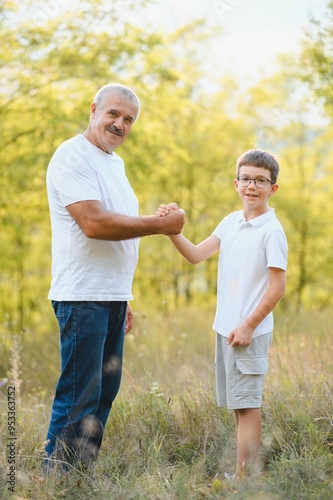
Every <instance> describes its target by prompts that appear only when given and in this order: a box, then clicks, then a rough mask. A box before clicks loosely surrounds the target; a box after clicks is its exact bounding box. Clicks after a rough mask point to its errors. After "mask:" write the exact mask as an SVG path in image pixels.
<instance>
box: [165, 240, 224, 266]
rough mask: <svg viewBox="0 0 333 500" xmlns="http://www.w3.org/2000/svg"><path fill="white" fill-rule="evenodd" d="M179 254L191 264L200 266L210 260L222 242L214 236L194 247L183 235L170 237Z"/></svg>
mask: <svg viewBox="0 0 333 500" xmlns="http://www.w3.org/2000/svg"><path fill="white" fill-rule="evenodd" d="M169 238H170V240H171V241H172V243H173V244H174V246H175V247H176V248H177V250H178V252H179V253H180V254H181V255H182V256H183V257H185V259H186V260H187V261H188V262H189V263H190V264H199V262H202V261H203V260H206V259H208V258H209V257H211V256H212V255H214V253H216V252H217V251H218V250H219V249H220V240H219V239H218V238H217V237H216V236H215V235H214V234H212V235H211V236H209V237H208V238H207V239H205V240H204V241H202V242H201V243H199V245H194V243H192V242H191V241H189V240H188V239H187V238H185V236H184V235H182V234H177V235H172V236H169Z"/></svg>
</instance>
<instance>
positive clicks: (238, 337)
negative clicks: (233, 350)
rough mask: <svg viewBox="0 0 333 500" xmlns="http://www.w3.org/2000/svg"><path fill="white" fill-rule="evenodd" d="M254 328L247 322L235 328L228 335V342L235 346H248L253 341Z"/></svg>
mask: <svg viewBox="0 0 333 500" xmlns="http://www.w3.org/2000/svg"><path fill="white" fill-rule="evenodd" d="M252 336H253V328H251V327H250V326H248V325H246V324H244V323H243V324H242V325H241V326H239V327H237V328H235V329H234V330H233V331H232V332H230V334H229V336H228V339H227V340H228V344H231V345H232V347H235V346H243V347H245V346H248V345H250V344H251V342H252Z"/></svg>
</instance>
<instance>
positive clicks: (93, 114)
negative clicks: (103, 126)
mask: <svg viewBox="0 0 333 500" xmlns="http://www.w3.org/2000/svg"><path fill="white" fill-rule="evenodd" d="M96 108H97V106H96V103H95V102H92V103H91V105H90V117H91V118H95V111H96Z"/></svg>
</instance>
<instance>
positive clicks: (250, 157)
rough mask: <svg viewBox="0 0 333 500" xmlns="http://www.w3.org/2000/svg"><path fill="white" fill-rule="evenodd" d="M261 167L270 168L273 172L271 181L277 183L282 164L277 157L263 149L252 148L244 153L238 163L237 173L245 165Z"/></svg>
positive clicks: (237, 173)
mask: <svg viewBox="0 0 333 500" xmlns="http://www.w3.org/2000/svg"><path fill="white" fill-rule="evenodd" d="M245 165H247V166H249V167H261V168H265V169H266V170H269V172H270V173H271V181H272V183H273V184H275V183H276V181H277V177H278V174H279V170H280V166H279V163H278V161H277V159H276V158H274V156H273V155H271V154H270V153H267V151H264V150H263V149H250V150H249V151H246V152H245V153H243V154H242V155H241V156H240V157H239V158H238V160H237V163H236V175H237V177H238V176H239V169H240V167H243V166H245Z"/></svg>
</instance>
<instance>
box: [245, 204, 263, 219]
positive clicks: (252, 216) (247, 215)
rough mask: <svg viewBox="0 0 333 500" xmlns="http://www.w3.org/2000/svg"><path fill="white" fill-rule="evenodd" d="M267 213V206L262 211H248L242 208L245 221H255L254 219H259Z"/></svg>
mask: <svg viewBox="0 0 333 500" xmlns="http://www.w3.org/2000/svg"><path fill="white" fill-rule="evenodd" d="M268 211H269V206H268V205H266V207H265V208H263V209H262V210H248V209H245V208H244V211H243V213H244V218H245V220H252V219H255V218H256V217H260V215H264V214H266V213H267V212H268Z"/></svg>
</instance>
